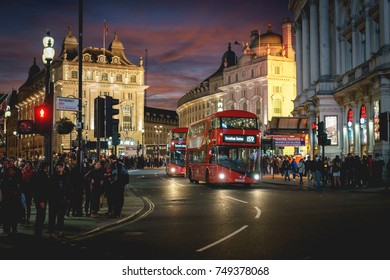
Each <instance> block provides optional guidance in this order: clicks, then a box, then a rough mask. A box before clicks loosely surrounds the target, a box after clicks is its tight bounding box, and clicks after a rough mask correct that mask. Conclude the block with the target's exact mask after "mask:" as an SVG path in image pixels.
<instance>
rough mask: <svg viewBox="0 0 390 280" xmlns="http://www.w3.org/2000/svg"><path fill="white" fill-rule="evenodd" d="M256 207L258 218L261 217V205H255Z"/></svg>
mask: <svg viewBox="0 0 390 280" xmlns="http://www.w3.org/2000/svg"><path fill="white" fill-rule="evenodd" d="M255 209H256V212H257V214H256V216H255V219H258V218H260V215H261V210H260V208H259V207H256V206H255Z"/></svg>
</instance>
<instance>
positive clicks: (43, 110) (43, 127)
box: [34, 105, 52, 134]
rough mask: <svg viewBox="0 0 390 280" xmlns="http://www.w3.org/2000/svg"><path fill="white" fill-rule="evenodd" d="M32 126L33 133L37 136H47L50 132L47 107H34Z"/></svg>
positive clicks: (48, 109) (49, 114) (49, 117)
mask: <svg viewBox="0 0 390 280" xmlns="http://www.w3.org/2000/svg"><path fill="white" fill-rule="evenodd" d="M34 124H35V132H36V133H39V134H47V133H49V132H50V131H51V130H50V129H51V126H52V124H51V110H50V108H49V106H47V105H40V106H35V107H34Z"/></svg>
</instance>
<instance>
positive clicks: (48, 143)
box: [42, 30, 55, 174]
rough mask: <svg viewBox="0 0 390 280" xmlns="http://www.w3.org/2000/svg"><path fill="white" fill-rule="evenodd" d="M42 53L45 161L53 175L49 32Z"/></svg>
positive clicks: (50, 42)
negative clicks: (43, 65) (43, 66)
mask: <svg viewBox="0 0 390 280" xmlns="http://www.w3.org/2000/svg"><path fill="white" fill-rule="evenodd" d="M42 44H43V53H42V61H43V63H44V64H45V66H46V76H45V102H44V103H45V105H46V106H47V108H49V112H50V113H49V116H48V117H49V123H50V126H49V128H48V131H47V132H46V133H47V135H46V136H45V160H47V161H48V163H49V167H50V174H53V143H52V140H53V108H54V106H53V94H54V93H52V92H50V64H51V63H52V61H53V59H54V55H55V50H54V48H53V47H54V38H53V37H51V34H50V31H49V30H48V31H47V32H46V36H45V37H43V40H42Z"/></svg>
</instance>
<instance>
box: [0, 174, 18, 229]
mask: <svg viewBox="0 0 390 280" xmlns="http://www.w3.org/2000/svg"><path fill="white" fill-rule="evenodd" d="M0 188H1V194H2V201H1V208H2V212H3V230H4V233H6V234H10V233H11V231H12V233H16V232H17V225H18V222H20V221H21V219H22V216H23V206H22V202H21V188H20V180H18V178H16V175H15V169H14V168H7V169H6V170H5V172H4V177H3V179H2V180H1V183H0Z"/></svg>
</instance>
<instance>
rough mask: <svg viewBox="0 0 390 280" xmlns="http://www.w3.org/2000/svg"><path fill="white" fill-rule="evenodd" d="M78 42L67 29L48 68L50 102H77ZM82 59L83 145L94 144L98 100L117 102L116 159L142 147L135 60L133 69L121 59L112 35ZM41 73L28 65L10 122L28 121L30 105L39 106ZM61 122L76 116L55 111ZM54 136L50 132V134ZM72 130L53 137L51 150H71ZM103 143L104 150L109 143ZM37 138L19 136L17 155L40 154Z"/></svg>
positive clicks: (139, 70)
mask: <svg viewBox="0 0 390 280" xmlns="http://www.w3.org/2000/svg"><path fill="white" fill-rule="evenodd" d="M79 58H80V56H79V54H78V41H77V39H76V37H75V36H73V35H72V32H71V29H70V28H69V30H68V33H67V35H66V36H65V38H64V40H63V43H62V50H61V52H60V54H59V56H58V57H57V58H55V59H54V61H53V63H52V65H51V73H50V80H51V82H52V83H53V85H54V103H55V101H56V98H57V97H66V98H77V97H78V96H79V94H78V70H79V69H78V60H79ZM81 58H82V60H83V73H82V74H83V75H82V76H83V85H82V90H83V93H82V107H83V109H82V119H83V120H82V123H83V135H82V138H83V140H84V141H85V142H86V141H96V138H95V137H94V129H95V128H94V100H95V99H96V98H97V97H98V96H100V97H104V96H111V97H113V98H115V99H119V105H116V106H115V108H117V109H119V115H118V116H117V117H118V119H119V129H118V130H119V133H120V136H119V138H120V139H121V142H120V144H119V145H118V149H117V154H118V155H120V154H124V151H125V150H133V151H135V150H136V148H137V145H139V144H140V143H142V134H143V133H142V131H143V129H144V99H145V90H146V89H147V88H148V86H146V85H145V78H144V76H145V75H144V74H145V70H144V67H143V60H142V57H140V59H139V62H138V65H136V64H134V63H132V62H131V61H129V60H128V59H127V58H126V56H125V54H124V46H123V44H122V42H121V41H120V40H119V39H118V34H117V33H116V32H115V34H114V40H113V41H112V42H111V44H110V45H109V47H108V48H107V49H106V48H105V47H104V48H97V47H90V46H89V47H85V48H84V49H83V53H82V55H81ZM44 72H45V71H44V69H40V67H39V66H38V65H37V63H36V61H35V60H34V64H33V66H32V67H31V68H30V71H29V76H28V79H27V81H26V82H25V83H24V84H23V85H22V86H21V87H20V88H19V93H18V104H17V106H16V108H17V112H16V113H14V114H12V115H11V118H14V120H13V122H15V123H16V120H18V119H33V112H34V110H33V109H34V106H37V105H40V104H42V103H43V101H44V95H45V87H44V76H45V75H44ZM64 117H67V118H69V119H70V120H71V121H72V122H73V123H75V124H76V123H77V112H72V111H62V110H55V113H54V122H56V121H58V120H59V119H60V118H64ZM54 131H55V129H54ZM76 139H77V131H76V130H74V131H73V132H72V133H70V134H65V135H61V134H57V133H54V139H53V151H54V152H56V153H62V152H68V151H70V150H71V149H72V147H73V146H74V143H76V141H75V140H76ZM101 140H102V141H104V140H107V141H108V145H109V150H110V149H111V148H110V139H103V138H102V139H101ZM43 142H44V141H43V136H41V135H36V134H26V135H19V141H18V147H17V150H18V155H20V156H22V157H25V158H34V157H38V156H41V155H43V149H44V146H43Z"/></svg>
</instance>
